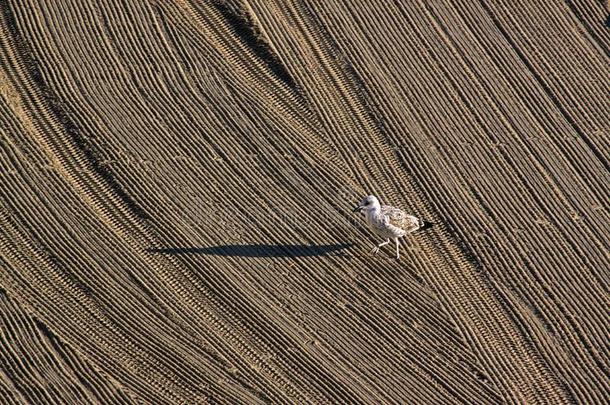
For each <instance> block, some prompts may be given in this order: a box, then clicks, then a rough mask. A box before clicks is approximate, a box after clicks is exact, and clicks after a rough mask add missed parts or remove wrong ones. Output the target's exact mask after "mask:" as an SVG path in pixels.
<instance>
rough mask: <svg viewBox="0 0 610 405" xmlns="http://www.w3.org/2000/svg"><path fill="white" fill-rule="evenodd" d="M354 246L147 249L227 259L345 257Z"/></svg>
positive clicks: (173, 253)
mask: <svg viewBox="0 0 610 405" xmlns="http://www.w3.org/2000/svg"><path fill="white" fill-rule="evenodd" d="M352 245H353V244H351V243H349V244H346V243H342V244H333V245H222V246H209V247H173V248H160V249H147V251H148V252H151V253H162V254H170V255H208V256H225V257H316V256H328V255H331V254H332V256H343V254H344V253H342V252H340V251H341V250H343V249H346V248H349V247H351V246H352Z"/></svg>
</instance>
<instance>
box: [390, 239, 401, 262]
mask: <svg viewBox="0 0 610 405" xmlns="http://www.w3.org/2000/svg"><path fill="white" fill-rule="evenodd" d="M394 241H395V242H396V260H398V259H400V244H399V243H398V238H394ZM388 242H389V240H388Z"/></svg>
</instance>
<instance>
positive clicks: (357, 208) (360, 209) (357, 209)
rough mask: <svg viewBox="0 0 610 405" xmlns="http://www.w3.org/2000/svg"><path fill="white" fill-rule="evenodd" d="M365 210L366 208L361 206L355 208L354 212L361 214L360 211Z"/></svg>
mask: <svg viewBox="0 0 610 405" xmlns="http://www.w3.org/2000/svg"><path fill="white" fill-rule="evenodd" d="M363 208H364V207H363V206H361V205H359V206H357V207H356V208H354V211H353V212H360V211H362V209H363Z"/></svg>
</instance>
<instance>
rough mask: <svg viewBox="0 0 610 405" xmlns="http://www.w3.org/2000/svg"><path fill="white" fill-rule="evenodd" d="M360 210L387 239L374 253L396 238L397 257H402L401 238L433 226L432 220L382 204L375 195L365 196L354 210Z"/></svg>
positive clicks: (376, 231) (372, 227)
mask: <svg viewBox="0 0 610 405" xmlns="http://www.w3.org/2000/svg"><path fill="white" fill-rule="evenodd" d="M359 211H360V212H364V216H365V218H366V223H367V224H368V225H369V226H370V227H371V229H372V230H373V232H374V233H375V234H377V235H379V236H381V237H382V238H384V239H386V241H385V242H382V243H380V244H379V245H377V246H375V248H374V249H373V250H372V253H373V254H376V253H377V252H379V248H381V247H382V246H385V245H387V244H388V243H390V239H394V241H395V242H396V259H399V258H400V244H399V243H398V239H399V238H402V237H403V236H405V235H406V234H408V233H411V232H414V231H417V230H420V229H426V228H429V227H430V226H432V224H431V223H430V222H426V221H424V220H423V219H420V218H417V217H414V216H413V215H409V214H407V213H406V212H404V211H402V210H400V209H398V208H395V207H391V206H389V205H381V204H380V203H379V199H378V198H377V197H375V196H374V195H369V196H367V197H365V198H364V199H363V200H362V201H361V202H360V204H358V206H357V207H356V208H355V209H354V212H359Z"/></svg>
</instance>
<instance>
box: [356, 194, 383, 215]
mask: <svg viewBox="0 0 610 405" xmlns="http://www.w3.org/2000/svg"><path fill="white" fill-rule="evenodd" d="M378 208H380V205H379V199H378V198H377V197H375V196H374V195H367V196H366V197H364V198H363V199H362V201H360V204H358V206H357V207H356V208H354V212H361V211H370V210H374V209H378Z"/></svg>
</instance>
